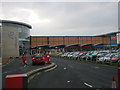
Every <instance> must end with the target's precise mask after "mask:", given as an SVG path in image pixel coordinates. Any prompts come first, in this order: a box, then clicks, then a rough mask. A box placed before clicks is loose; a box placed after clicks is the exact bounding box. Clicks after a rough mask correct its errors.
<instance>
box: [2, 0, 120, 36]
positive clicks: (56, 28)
mask: <svg viewBox="0 0 120 90" xmlns="http://www.w3.org/2000/svg"><path fill="white" fill-rule="evenodd" d="M0 7H1V8H2V9H1V10H0V13H2V14H0V18H1V19H4V20H13V21H19V22H24V23H27V24H29V25H31V26H32V29H31V30H30V32H31V35H32V36H94V35H100V34H104V33H109V32H115V31H118V2H15V1H14V2H2V5H1V6H0Z"/></svg>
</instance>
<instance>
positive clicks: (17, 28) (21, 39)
mask: <svg viewBox="0 0 120 90" xmlns="http://www.w3.org/2000/svg"><path fill="white" fill-rule="evenodd" d="M1 23H2V26H1V38H2V40H1V49H2V50H1V51H2V58H9V57H18V56H20V55H21V54H23V53H27V52H28V51H29V50H30V40H29V37H30V29H31V28H32V27H31V26H30V25H28V24H26V23H23V22H16V21H10V20H2V21H1Z"/></svg>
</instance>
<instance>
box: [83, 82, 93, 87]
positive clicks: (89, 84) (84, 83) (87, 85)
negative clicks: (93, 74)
mask: <svg viewBox="0 0 120 90" xmlns="http://www.w3.org/2000/svg"><path fill="white" fill-rule="evenodd" d="M84 84H85V85H86V86H88V87H91V88H92V87H93V86H92V85H90V84H88V83H84Z"/></svg>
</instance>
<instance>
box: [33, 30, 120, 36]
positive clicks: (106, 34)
mask: <svg viewBox="0 0 120 90" xmlns="http://www.w3.org/2000/svg"><path fill="white" fill-rule="evenodd" d="M117 33H120V31H118V32H110V33H105V34H101V35H94V36H31V37H101V36H108V35H111V34H117Z"/></svg>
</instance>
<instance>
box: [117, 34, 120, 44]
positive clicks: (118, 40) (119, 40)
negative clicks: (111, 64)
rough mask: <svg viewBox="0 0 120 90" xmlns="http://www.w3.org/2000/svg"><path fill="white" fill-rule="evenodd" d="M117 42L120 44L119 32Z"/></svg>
mask: <svg viewBox="0 0 120 90" xmlns="http://www.w3.org/2000/svg"><path fill="white" fill-rule="evenodd" d="M117 44H120V33H117Z"/></svg>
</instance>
